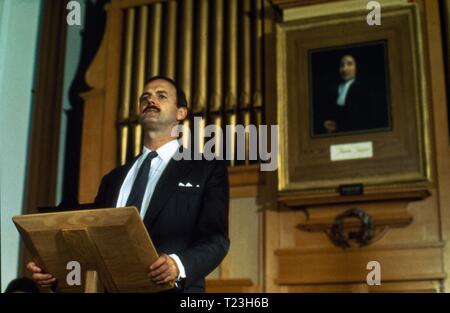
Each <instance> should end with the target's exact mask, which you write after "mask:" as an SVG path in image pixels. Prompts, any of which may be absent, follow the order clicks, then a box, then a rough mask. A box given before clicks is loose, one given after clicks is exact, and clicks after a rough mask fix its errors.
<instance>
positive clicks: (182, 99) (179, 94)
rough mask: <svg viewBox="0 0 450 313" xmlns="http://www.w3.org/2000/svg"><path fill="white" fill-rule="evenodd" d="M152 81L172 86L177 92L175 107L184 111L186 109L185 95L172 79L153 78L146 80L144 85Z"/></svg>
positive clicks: (163, 77)
mask: <svg viewBox="0 0 450 313" xmlns="http://www.w3.org/2000/svg"><path fill="white" fill-rule="evenodd" d="M154 80H165V81H166V82H168V83H170V84H171V85H172V86H174V87H175V90H176V92H177V107H178V108H182V107H185V108H186V109H187V108H188V104H187V100H186V95H185V93H184V91H183V89H181V88H180V87H179V86H178V85H177V83H176V82H175V81H174V80H173V79H170V78H169V77H165V76H153V77H151V78H149V79H148V80H147V82H146V83H145V85H147V84H149V83H150V82H152V81H154Z"/></svg>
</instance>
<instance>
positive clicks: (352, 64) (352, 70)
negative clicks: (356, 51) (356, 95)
mask: <svg viewBox="0 0 450 313" xmlns="http://www.w3.org/2000/svg"><path fill="white" fill-rule="evenodd" d="M339 73H340V74H341V78H342V79H343V80H349V79H353V78H355V76H356V61H355V59H354V58H353V57H352V56H351V55H344V56H343V57H342V59H341V66H340V67H339Z"/></svg>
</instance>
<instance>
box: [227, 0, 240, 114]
mask: <svg viewBox="0 0 450 313" xmlns="http://www.w3.org/2000/svg"><path fill="white" fill-rule="evenodd" d="M227 3H228V19H229V22H228V36H227V37H228V38H227V42H228V44H229V51H227V53H228V64H227V67H228V68H227V70H228V73H229V75H228V82H227V97H226V100H225V105H226V108H227V109H228V110H231V109H235V107H236V94H237V75H238V73H237V66H238V64H237V52H238V51H237V41H236V34H237V9H238V7H237V0H229V1H227Z"/></svg>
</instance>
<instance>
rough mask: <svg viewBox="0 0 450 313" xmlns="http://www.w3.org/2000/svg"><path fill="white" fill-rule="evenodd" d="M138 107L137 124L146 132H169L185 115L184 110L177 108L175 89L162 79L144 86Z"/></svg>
mask: <svg viewBox="0 0 450 313" xmlns="http://www.w3.org/2000/svg"><path fill="white" fill-rule="evenodd" d="M139 107H140V113H139V123H140V124H141V125H142V127H143V128H144V129H146V130H171V129H172V127H173V126H175V125H177V124H178V122H179V121H181V120H183V119H184V118H185V117H186V114H187V110H186V108H178V107H177V92H176V89H175V87H174V86H173V85H172V84H171V83H169V82H168V81H165V80H162V79H156V80H153V81H151V82H150V83H148V84H147V85H145V87H144V91H143V93H142V95H141V97H140V98H139Z"/></svg>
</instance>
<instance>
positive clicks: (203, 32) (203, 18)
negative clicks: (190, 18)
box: [193, 0, 209, 113]
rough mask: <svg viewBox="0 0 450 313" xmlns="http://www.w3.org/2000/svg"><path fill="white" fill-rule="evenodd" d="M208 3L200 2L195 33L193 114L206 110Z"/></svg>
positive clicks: (205, 0) (202, 0)
mask: <svg viewBox="0 0 450 313" xmlns="http://www.w3.org/2000/svg"><path fill="white" fill-rule="evenodd" d="M208 3H209V0H200V9H199V11H200V12H199V15H200V21H199V27H198V28H197V33H196V37H197V49H196V51H197V55H198V63H197V64H198V68H197V70H196V71H195V74H196V75H195V76H196V77H195V81H196V90H197V92H196V95H195V97H194V103H193V111H194V113H201V112H203V111H204V110H205V108H206V92H207V79H208V67H207V66H208Z"/></svg>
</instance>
